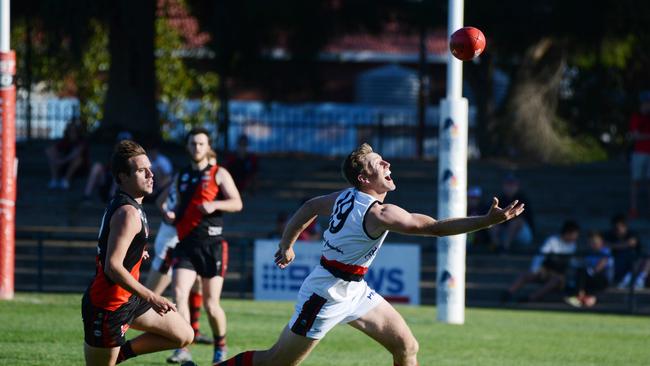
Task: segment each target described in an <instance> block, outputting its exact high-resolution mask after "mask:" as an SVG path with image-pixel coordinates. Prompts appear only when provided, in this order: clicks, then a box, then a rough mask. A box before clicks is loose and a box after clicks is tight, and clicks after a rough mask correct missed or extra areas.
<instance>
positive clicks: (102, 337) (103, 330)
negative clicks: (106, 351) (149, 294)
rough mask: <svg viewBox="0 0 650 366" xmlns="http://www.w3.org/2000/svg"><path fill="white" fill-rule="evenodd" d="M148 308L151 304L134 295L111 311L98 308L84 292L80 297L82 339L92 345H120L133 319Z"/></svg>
mask: <svg viewBox="0 0 650 366" xmlns="http://www.w3.org/2000/svg"><path fill="white" fill-rule="evenodd" d="M149 309H151V304H149V303H148V302H146V301H144V300H143V299H141V298H140V297H138V296H135V295H132V296H131V297H130V298H129V301H127V302H126V303H124V304H123V305H122V306H120V307H119V308H117V309H115V310H113V311H111V310H106V309H102V308H98V307H96V306H94V305H93V304H92V302H91V301H90V296H89V295H88V292H86V293H84V296H83V298H82V299H81V316H82V318H83V323H84V341H85V342H86V344H88V345H89V346H93V347H100V348H114V347H120V346H121V345H123V344H124V343H125V342H126V338H125V337H124V334H125V333H126V330H127V329H129V326H130V325H131V323H132V322H133V320H134V319H135V318H137V317H139V316H140V315H142V314H144V313H146V312H147V310H149Z"/></svg>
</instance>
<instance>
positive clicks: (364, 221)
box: [361, 201, 386, 240]
mask: <svg viewBox="0 0 650 366" xmlns="http://www.w3.org/2000/svg"><path fill="white" fill-rule="evenodd" d="M376 203H378V204H380V205H381V202H379V201H374V202H373V203H371V204H370V206H368V209H367V210H366V213H364V214H363V223H362V224H361V226H362V227H363V232H364V233H365V234H366V236H367V237H368V238H370V239H372V240H377V239H379V238H381V236H382V235H384V233H385V232H386V230H384V231H383V232H382V233H381V234H379V235H378V236H377V237H376V238H374V237H373V236H372V235H370V233H369V232H368V229H366V216H368V212H370V209H371V208H372V206H374V205H375V204H376Z"/></svg>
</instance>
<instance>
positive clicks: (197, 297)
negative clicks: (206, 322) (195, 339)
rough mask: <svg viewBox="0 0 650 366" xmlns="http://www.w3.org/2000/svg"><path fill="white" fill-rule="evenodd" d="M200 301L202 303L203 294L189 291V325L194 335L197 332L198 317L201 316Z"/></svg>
mask: <svg viewBox="0 0 650 366" xmlns="http://www.w3.org/2000/svg"><path fill="white" fill-rule="evenodd" d="M201 303H203V295H202V294H201V293H198V292H194V291H192V292H190V298H189V305H190V325H191V326H192V329H194V336H197V335H198V334H199V317H201Z"/></svg>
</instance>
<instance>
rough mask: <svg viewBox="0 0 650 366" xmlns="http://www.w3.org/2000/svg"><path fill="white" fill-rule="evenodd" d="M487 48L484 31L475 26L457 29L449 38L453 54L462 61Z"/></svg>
mask: <svg viewBox="0 0 650 366" xmlns="http://www.w3.org/2000/svg"><path fill="white" fill-rule="evenodd" d="M484 49H485V36H484V35H483V32H481V31H480V30H479V29H477V28H474V27H463V28H461V29H459V30H457V31H455V32H454V33H453V34H452V35H451V39H450V40H449V50H450V51H451V54H452V55H454V57H456V58H457V59H459V60H461V61H469V60H471V59H473V58H474V57H476V56H478V55H480V54H481V53H482V52H483V50H484Z"/></svg>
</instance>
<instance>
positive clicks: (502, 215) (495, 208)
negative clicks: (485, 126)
mask: <svg viewBox="0 0 650 366" xmlns="http://www.w3.org/2000/svg"><path fill="white" fill-rule="evenodd" d="M522 212H524V204H523V203H519V201H517V200H515V201H513V202H511V203H510V204H509V205H508V206H506V207H505V208H500V207H499V200H498V199H497V198H496V197H494V198H492V206H490V211H488V213H487V214H486V216H487V218H488V221H489V222H490V225H496V224H500V223H502V222H504V221H508V220H511V219H513V218H515V217H517V216H519V215H521V213H522Z"/></svg>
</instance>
